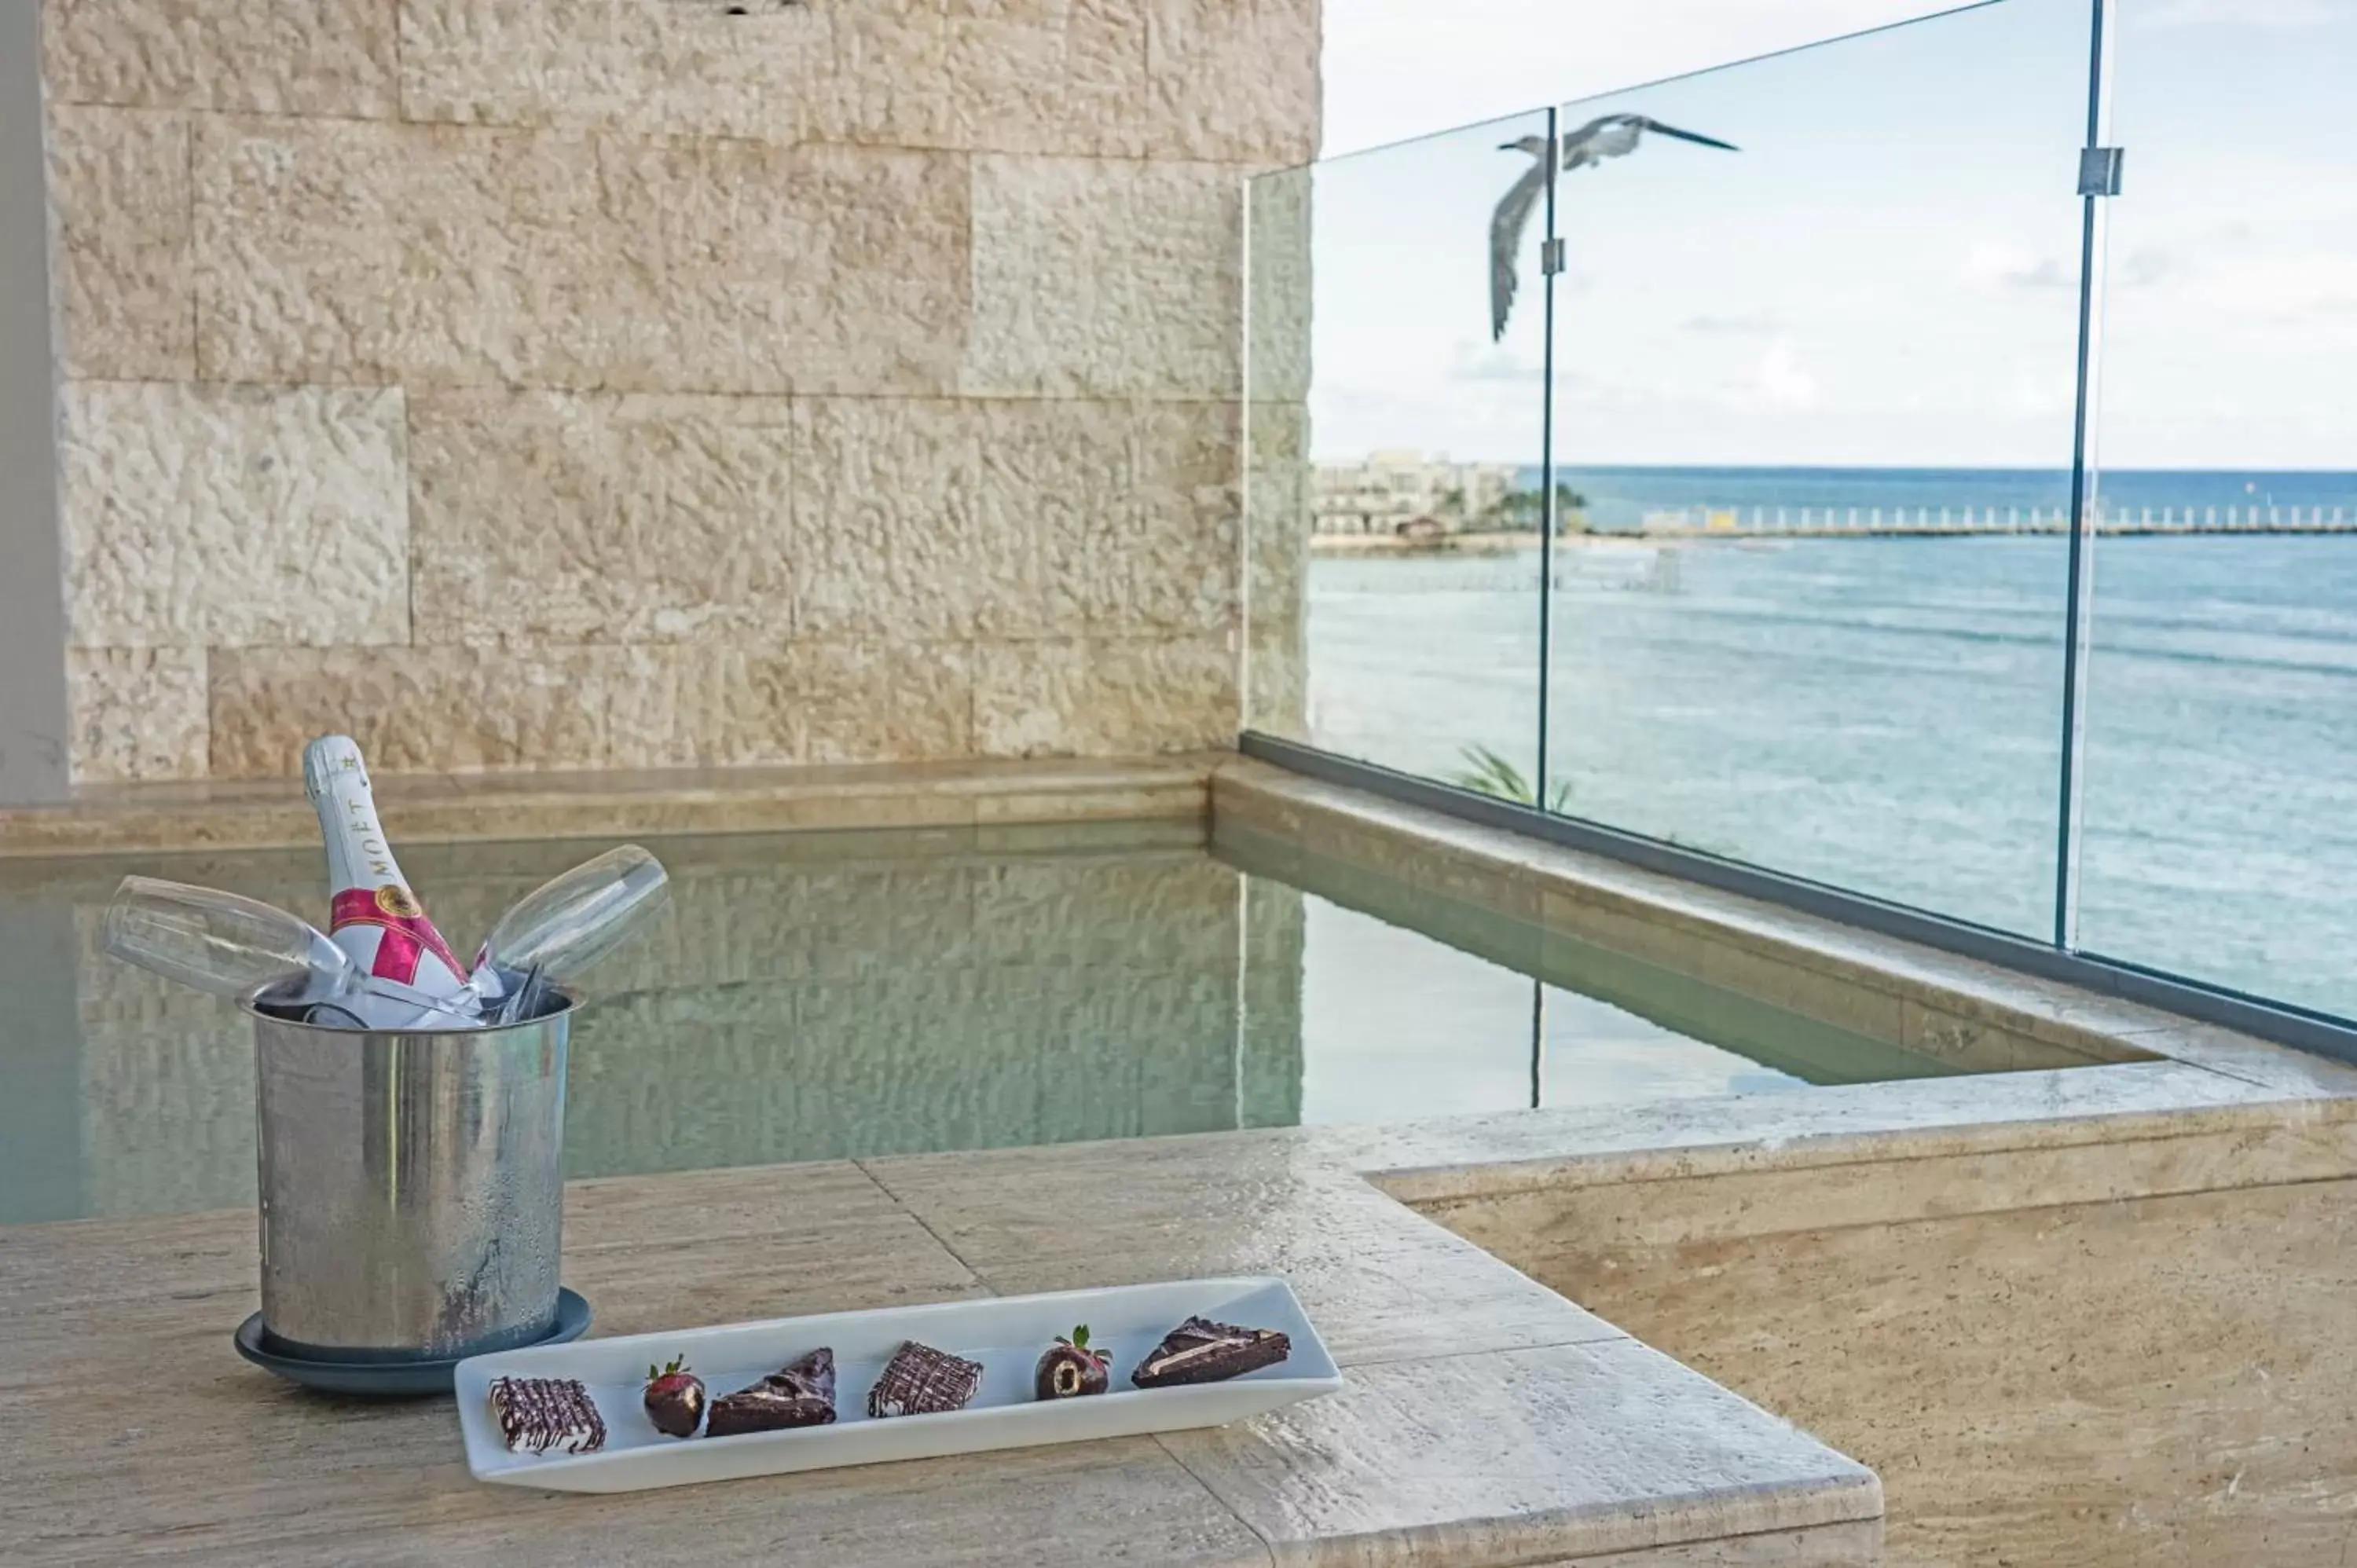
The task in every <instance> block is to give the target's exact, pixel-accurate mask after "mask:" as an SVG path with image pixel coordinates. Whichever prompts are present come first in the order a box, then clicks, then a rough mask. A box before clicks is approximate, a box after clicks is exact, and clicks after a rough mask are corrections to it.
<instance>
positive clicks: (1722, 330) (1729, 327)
mask: <svg viewBox="0 0 2357 1568" xmlns="http://www.w3.org/2000/svg"><path fill="white" fill-rule="evenodd" d="M1678 325H1679V327H1680V328H1681V329H1682V330H1684V331H1687V332H1701V333H1706V334H1708V335H1710V336H1713V337H1726V338H1756V337H1760V336H1762V335H1763V334H1766V333H1770V332H1773V331H1775V330H1776V323H1775V321H1774V320H1773V319H1771V318H1770V317H1765V316H1689V317H1686V318H1685V319H1684V321H1682V322H1680V323H1679V324H1678Z"/></svg>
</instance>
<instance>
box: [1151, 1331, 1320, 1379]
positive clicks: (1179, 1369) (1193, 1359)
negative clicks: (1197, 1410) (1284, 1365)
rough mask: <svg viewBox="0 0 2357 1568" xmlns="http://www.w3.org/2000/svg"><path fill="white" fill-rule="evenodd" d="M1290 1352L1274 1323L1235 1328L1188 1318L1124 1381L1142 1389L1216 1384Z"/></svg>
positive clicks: (1290, 1343) (1289, 1344) (1289, 1342)
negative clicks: (1262, 1326)
mask: <svg viewBox="0 0 2357 1568" xmlns="http://www.w3.org/2000/svg"><path fill="white" fill-rule="evenodd" d="M1291 1354H1293V1341H1292V1340H1291V1339H1289V1338H1287V1337H1286V1336H1285V1335H1284V1334H1282V1333H1280V1332H1278V1331H1277V1330H1276V1329H1274V1328H1239V1327H1237V1326H1235V1325H1233V1324H1231V1323H1214V1322H1212V1321H1211V1319H1210V1318H1208V1317H1190V1318H1189V1319H1188V1320H1187V1321H1186V1322H1184V1323H1182V1324H1180V1325H1179V1326H1178V1327H1176V1328H1174V1329H1172V1330H1171V1331H1170V1332H1169V1333H1168V1334H1167V1335H1165V1336H1163V1338H1162V1343H1161V1344H1159V1345H1157V1346H1156V1347H1155V1348H1154V1350H1153V1353H1152V1354H1150V1355H1148V1356H1147V1357H1146V1359H1145V1360H1143V1361H1141V1362H1139V1363H1138V1365H1137V1370H1135V1371H1134V1372H1132V1373H1131V1374H1130V1375H1129V1380H1130V1381H1131V1382H1133V1383H1135V1384H1136V1385H1137V1386H1138V1387H1139V1388H1141V1389H1163V1388H1174V1387H1177V1386H1178V1385H1179V1384H1182V1383H1217V1382H1223V1381H1225V1380H1227V1379H1229V1378H1236V1377H1242V1376H1243V1374H1244V1373H1246V1372H1256V1371H1258V1370H1260V1369H1261V1368H1263V1367H1273V1366H1275V1365H1276V1363H1277V1362H1279V1361H1282V1360H1284V1359H1286V1357H1287V1356H1290V1355H1291Z"/></svg>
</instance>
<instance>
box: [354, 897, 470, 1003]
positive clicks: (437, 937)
mask: <svg viewBox="0 0 2357 1568" xmlns="http://www.w3.org/2000/svg"><path fill="white" fill-rule="evenodd" d="M328 922H329V924H328V929H329V930H330V931H340V930H342V929H344V928H345V927H346V926H375V927H377V928H378V929H381V930H382V931H383V932H384V935H383V937H382V939H380V940H379V942H378V944H377V950H376V961H375V962H374V963H372V964H371V965H370V966H369V972H370V973H371V974H373V975H375V976H376V977H377V978H379V979H380V980H394V981H399V982H400V983H402V984H404V985H407V984H410V983H412V982H414V980H415V979H416V978H417V961H418V960H419V958H420V957H422V956H423V955H424V954H425V953H429V952H430V953H432V954H433V955H434V956H435V957H436V958H438V959H440V960H441V961H443V962H444V963H445V964H447V965H448V966H449V970H450V972H451V973H452V974H457V975H463V974H465V973H466V971H465V970H464V969H462V968H460V967H459V964H458V956H457V954H456V953H454V952H452V951H451V950H450V944H449V943H447V942H446V941H444V940H442V933H441V932H439V931H437V930H436V929H434V922H433V921H431V920H429V919H427V918H425V906H424V905H423V904H420V903H419V902H418V901H417V900H416V898H415V897H414V896H413V895H412V894H411V893H410V891H409V889H408V888H406V887H404V886H401V885H400V884H399V883H397V882H388V883H386V884H385V885H384V886H382V887H347V888H345V889H344V890H343V891H342V892H340V893H339V894H337V895H336V897H335V901H334V903H333V904H332V905H331V906H330V907H329V911H328Z"/></svg>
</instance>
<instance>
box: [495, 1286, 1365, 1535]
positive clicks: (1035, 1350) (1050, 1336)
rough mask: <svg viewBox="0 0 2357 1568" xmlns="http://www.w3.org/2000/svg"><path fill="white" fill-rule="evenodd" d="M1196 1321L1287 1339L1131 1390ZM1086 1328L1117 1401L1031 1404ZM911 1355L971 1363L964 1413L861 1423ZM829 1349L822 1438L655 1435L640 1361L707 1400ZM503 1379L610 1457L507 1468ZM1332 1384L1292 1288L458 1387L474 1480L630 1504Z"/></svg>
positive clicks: (618, 1355) (544, 1350)
mask: <svg viewBox="0 0 2357 1568" xmlns="http://www.w3.org/2000/svg"><path fill="white" fill-rule="evenodd" d="M1191 1316H1204V1317H1209V1318H1211V1319H1214V1320H1215V1321H1218V1322H1222V1323H1233V1324H1238V1325H1241V1326H1245V1327H1250V1328H1275V1329H1281V1330H1282V1331H1283V1332H1284V1333H1285V1334H1286V1336H1288V1337H1290V1338H1291V1339H1292V1341H1293V1345H1292V1349H1291V1353H1290V1354H1289V1355H1287V1356H1286V1359H1284V1360H1282V1361H1280V1362H1278V1363H1277V1364H1276V1365H1275V1366H1274V1367H1264V1368H1262V1369H1260V1370H1259V1371H1256V1372H1247V1373H1245V1374H1244V1375H1243V1377H1240V1378H1232V1379H1230V1380H1227V1381H1225V1382H1220V1383H1198V1384H1194V1385H1191V1386H1189V1387H1182V1388H1170V1389H1139V1388H1135V1387H1133V1386H1132V1385H1131V1383H1130V1380H1129V1375H1130V1373H1131V1372H1132V1371H1133V1370H1135V1369H1136V1367H1137V1364H1138V1362H1140V1361H1141V1360H1143V1359H1145V1358H1146V1353H1147V1352H1149V1351H1150V1350H1152V1349H1153V1348H1155V1347H1156V1346H1157V1345H1158V1344H1160V1343H1161V1342H1162V1337H1163V1336H1164V1335H1166V1334H1168V1333H1169V1332H1170V1330H1172V1329H1173V1328H1176V1327H1177V1326H1179V1324H1180V1323H1182V1322H1184V1321H1186V1319H1188V1318H1189V1317H1191ZM1082 1323H1085V1324H1087V1325H1088V1327H1089V1344H1090V1346H1091V1348H1099V1349H1103V1350H1104V1351H1106V1352H1107V1353H1108V1354H1109V1356H1110V1358H1111V1359H1112V1363H1113V1373H1112V1376H1113V1385H1112V1387H1111V1388H1110V1389H1109V1390H1108V1391H1106V1392H1104V1393H1102V1394H1094V1395H1090V1396H1087V1397H1085V1398H1081V1399H1069V1400H1049V1401H1040V1400H1036V1399H1034V1398H1033V1397H1032V1376H1033V1372H1034V1369H1036V1368H1037V1366H1038V1364H1039V1356H1040V1353H1041V1352H1043V1351H1045V1350H1046V1349H1047V1348H1048V1347H1049V1343H1050V1342H1051V1341H1053V1340H1054V1339H1055V1338H1056V1337H1057V1336H1058V1335H1069V1334H1070V1333H1071V1331H1072V1329H1073V1327H1074V1326H1075V1325H1078V1324H1082ZM908 1339H914V1340H917V1341H919V1342H920V1343H922V1344H926V1345H930V1346H931V1347H933V1348H935V1349H937V1350H947V1351H950V1352H951V1353H952V1354H954V1355H959V1356H963V1357H965V1358H966V1359H969V1360H974V1361H980V1362H981V1363H982V1366H983V1374H982V1387H981V1389H980V1391H978V1392H976V1393H975V1395H974V1402H973V1403H972V1404H970V1405H968V1406H966V1408H965V1409H963V1410H958V1411H951V1412H948V1413H946V1414H943V1415H903V1416H894V1417H890V1418H888V1419H882V1420H879V1419H876V1418H874V1417H871V1416H869V1415H868V1413H867V1391H868V1389H869V1388H870V1387H872V1386H873V1385H874V1383H875V1381H876V1379H877V1376H878V1375H879V1374H880V1373H881V1372H882V1371H883V1370H884V1364H885V1363H886V1362H887V1361H888V1360H890V1359H892V1355H893V1352H895V1351H896V1350H898V1349H899V1348H900V1345H901V1342H902V1341H903V1340H908ZM822 1345H824V1346H827V1347H830V1348H833V1350H834V1378H835V1418H834V1423H833V1424H831V1425H827V1426H809V1427H801V1428H796V1429H793V1430H790V1431H785V1432H748V1433H746V1434H742V1435H740V1436H736V1437H689V1438H673V1437H666V1436H664V1435H663V1434H661V1433H659V1432H657V1431H656V1430H655V1429H654V1425H653V1423H651V1422H650V1421H648V1419H647V1414H646V1408H645V1406H644V1405H643V1404H642V1403H641V1402H640V1394H641V1391H643V1390H644V1388H645V1386H646V1377H647V1367H648V1365H649V1364H650V1363H653V1364H657V1365H660V1364H663V1363H666V1362H668V1361H670V1360H671V1359H672V1358H673V1357H674V1356H677V1357H681V1358H683V1359H684V1360H685V1361H686V1362H687V1365H688V1367H689V1369H691V1370H693V1371H694V1373H695V1374H696V1376H698V1377H700V1378H702V1379H703V1380H704V1386H705V1391H706V1393H707V1394H708V1395H709V1396H710V1397H711V1398H714V1399H717V1398H719V1397H720V1396H721V1395H723V1394H729V1393H734V1392H736V1391H737V1390H738V1389H741V1388H745V1387H748V1386H749V1385H750V1384H753V1383H756V1382H758V1381H759V1380H761V1379H762V1378H764V1377H767V1376H768V1375H769V1374H770V1373H771V1372H774V1371H776V1370H777V1369H779V1368H780V1367H782V1366H784V1365H786V1363H788V1362H789V1361H792V1360H794V1359H797V1358H799V1357H802V1356H804V1355H807V1354H809V1353H810V1352H811V1351H813V1350H815V1349H817V1348H819V1347H820V1346H822ZM503 1377H511V1378H576V1379H578V1380H580V1381H581V1382H582V1383H583V1384H584V1385H585V1386H586V1387H587V1389H588V1391H589V1397H590V1398H591V1399H592V1400H594V1401H595V1402H597V1411H598V1413H599V1414H600V1415H601V1416H603V1417H604V1418H605V1422H606V1444H605V1446H604V1447H602V1448H600V1449H598V1450H597V1452H595V1453H592V1454H560V1453H551V1454H542V1455H534V1454H511V1453H510V1452H508V1447H507V1444H506V1443H505V1441H504V1440H502V1439H501V1437H500V1429H499V1423H498V1422H496V1421H495V1420H493V1419H492V1416H491V1406H490V1388H491V1380H493V1379H495V1378H503ZM1341 1386H1342V1374H1341V1373H1340V1371H1338V1370H1336V1369H1335V1366H1334V1359H1333V1358H1332V1357H1330V1356H1329V1355H1328V1354H1327V1353H1326V1347H1325V1345H1324V1344H1323V1343H1321V1342H1320V1341H1319V1339H1318V1331H1317V1330H1316V1329H1315V1328H1313V1327H1311V1326H1310V1325H1309V1319H1308V1316H1307V1315H1306V1314H1304V1313H1303V1312H1302V1310H1301V1303H1300V1302H1299V1301H1297V1300H1296V1299H1295V1297H1294V1294H1293V1289H1292V1287H1291V1286H1289V1285H1287V1284H1286V1283H1285V1282H1284V1281H1283V1280H1281V1279H1273V1278H1272V1279H1209V1280H1185V1281H1179V1282H1176V1283H1169V1284H1149V1285H1115V1286H1112V1287H1109V1288H1106V1289H1102V1290H1077V1291H1059V1292H1055V1293H1053V1294H1046V1295H1020V1296H987V1297H982V1298H979V1299H976V1300H972V1301H945V1302H938V1303H934V1304H932V1305H925V1306H896V1307H886V1308H883V1309H881V1310H878V1311H873V1312H834V1313H826V1314H823V1315H822V1316H814V1317H776V1318H770V1319H768V1320H766V1321H763V1322H759V1323H730V1324H723V1325H719V1326H715V1327H710V1328H683V1329H681V1330H679V1331H677V1332H676V1333H670V1334H633V1335H629V1336H626V1337H619V1338H614V1339H586V1340H580V1341H576V1343H574V1344H570V1345H548V1346H543V1347H540V1348H534V1349H526V1350H505V1351H501V1352H500V1353H498V1354H496V1355H490V1356H476V1357H473V1358H471V1359H468V1360H464V1361H461V1362H459V1363H458V1367H457V1380H456V1391H457V1400H458V1423H459V1425H460V1426H461V1427H462V1428H463V1429H464V1430H465V1433H466V1437H467V1466H468V1468H469V1469H470V1470H472V1471H473V1472H474V1474H475V1478H476V1479H477V1480H479V1481H489V1482H492V1483H494V1484H496V1485H500V1486H509V1487H543V1488H545V1489H547V1490H551V1491H563V1492H635V1491H640V1490H643V1489H645V1488H647V1487H679V1486H687V1485H690V1484H692V1483H694V1482H698V1481H728V1480H736V1479H737V1478H739V1477H746V1476H780V1475H786V1474H789V1473H791V1472H793V1471H797V1470H823V1469H828V1468H832V1467H833V1466H838V1465H875V1464H881V1463H884V1462H887V1461H889V1460H896V1459H930V1458H933V1457H936V1456H938V1455H944V1454H975V1453H981V1452H983V1451H985V1450H986V1449H992V1448H1024V1447H1029V1446H1031V1445H1032V1444H1041V1443H1082V1442H1088V1441H1092V1440H1094V1439H1098V1438H1105V1437H1127V1436H1132V1435H1135V1434H1139V1433H1146V1432H1177V1431H1181V1430H1183V1429H1185V1428H1188V1427H1193V1426H1223V1425H1225V1424H1226V1423H1229V1422H1232V1421H1242V1420H1243V1419H1244V1418H1246V1417H1247V1416H1254V1415H1259V1414H1261V1413H1262V1412H1265V1411H1272V1410H1276V1409H1279V1408H1281V1407H1283V1406H1285V1405H1288V1404H1293V1403H1295V1402H1297V1401H1300V1400H1306V1399H1315V1398H1316V1397H1317V1396H1318V1395H1319V1394H1327V1393H1332V1392H1333V1391H1335V1390H1337V1389H1339V1388H1340V1387H1341Z"/></svg>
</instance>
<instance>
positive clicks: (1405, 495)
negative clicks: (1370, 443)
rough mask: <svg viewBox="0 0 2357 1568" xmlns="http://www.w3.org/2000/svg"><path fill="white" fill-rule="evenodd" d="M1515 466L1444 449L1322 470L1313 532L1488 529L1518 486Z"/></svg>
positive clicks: (1374, 455)
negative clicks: (1457, 458) (1460, 459)
mask: <svg viewBox="0 0 2357 1568" xmlns="http://www.w3.org/2000/svg"><path fill="white" fill-rule="evenodd" d="M1514 472H1515V470H1514V465H1512V463H1454V462H1451V461H1449V458H1448V454H1447V453H1445V452H1441V453H1434V454H1432V455H1430V456H1426V454H1424V453H1422V452H1414V451H1381V452H1371V453H1369V454H1368V455H1367V456H1364V457H1361V458H1360V459H1359V460H1358V461H1356V462H1339V463H1337V462H1326V463H1320V464H1318V467H1317V473H1316V478H1315V484H1314V491H1313V496H1314V499H1313V503H1312V518H1313V521H1312V525H1311V532H1315V533H1320V534H1385V533H1393V534H1396V533H1407V532H1440V533H1459V532H1465V531H1467V530H1469V529H1478V528H1481V527H1484V526H1488V525H1489V520H1491V519H1494V518H1495V517H1496V516H1497V515H1498V513H1499V510H1500V509H1501V505H1502V503H1503V502H1504V501H1505V499H1506V498H1507V497H1508V496H1509V495H1511V494H1512V492H1513V489H1514Z"/></svg>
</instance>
